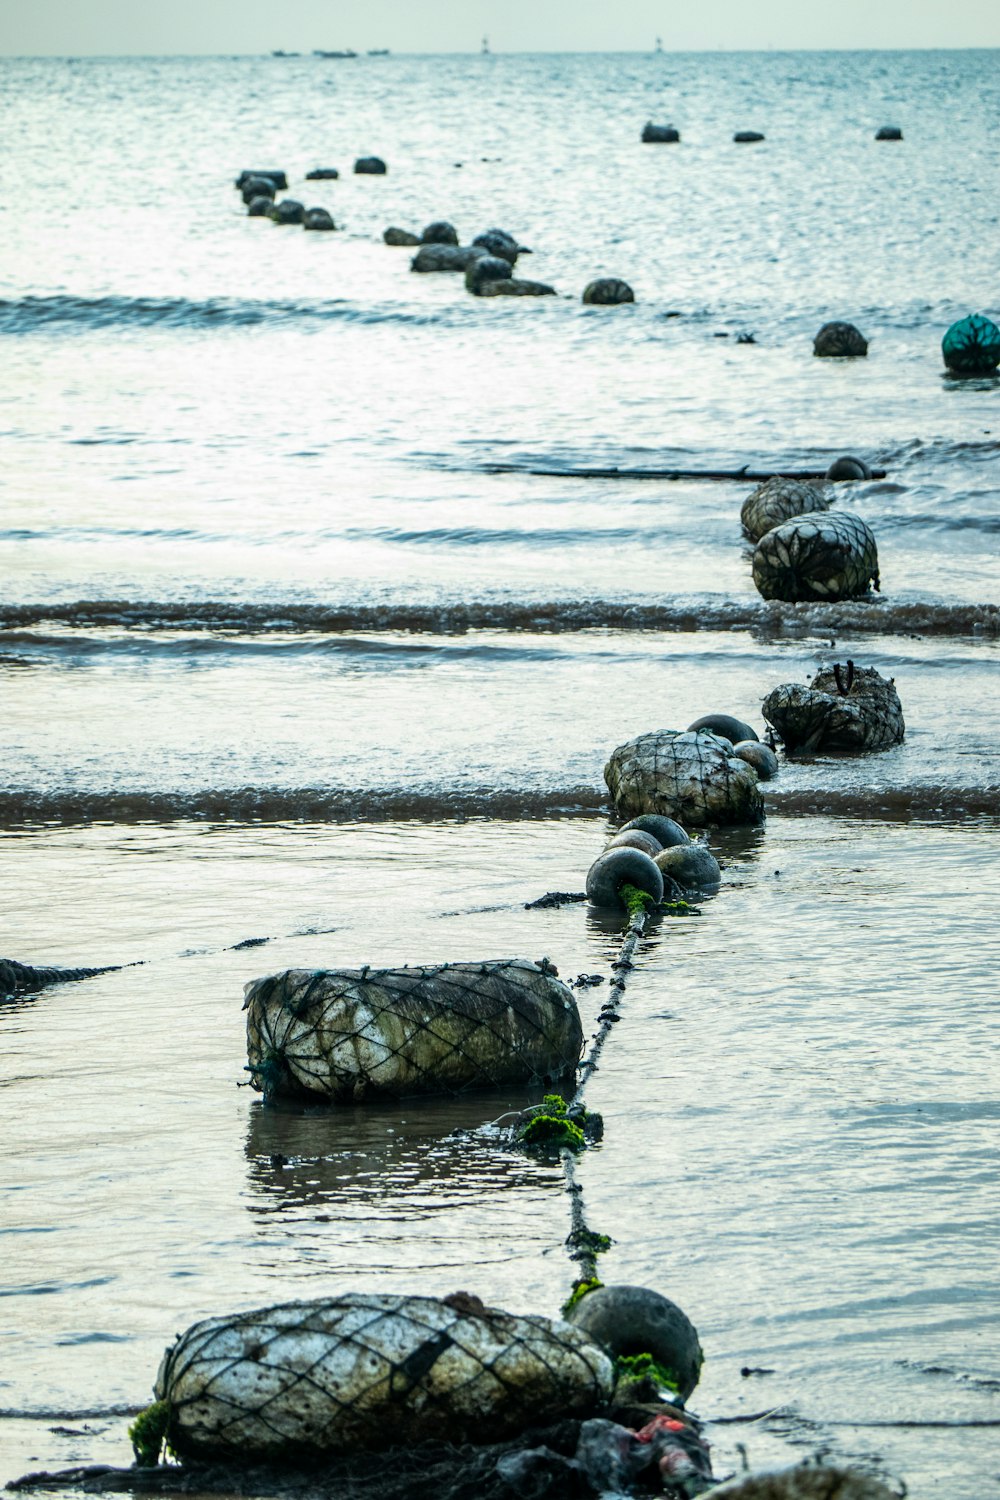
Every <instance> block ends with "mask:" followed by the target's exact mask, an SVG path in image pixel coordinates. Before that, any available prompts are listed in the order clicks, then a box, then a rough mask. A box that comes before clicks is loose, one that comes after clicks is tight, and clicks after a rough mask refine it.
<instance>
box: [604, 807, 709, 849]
mask: <svg viewBox="0 0 1000 1500" xmlns="http://www.w3.org/2000/svg"><path fill="white" fill-rule="evenodd" d="M633 828H637V829H639V830H640V831H641V832H642V833H651V834H652V835H653V837H654V839H656V840H657V841H658V843H659V845H660V847H661V849H671V848H673V846H674V845H675V844H690V842H691V840H690V838H689V837H688V835H687V834H686V833H685V832H684V829H683V828H682V827H681V825H680V824H679V823H675V822H674V820H673V818H668V817H666V816H665V815H664V814H663V813H640V814H639V816H638V817H637V818H633V819H632V821H631V823H626V824H625V825H624V827H623V828H620V829H619V830H618V832H619V833H631V832H632V829H633Z"/></svg>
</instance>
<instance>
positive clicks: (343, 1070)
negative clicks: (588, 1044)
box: [244, 958, 583, 1104]
mask: <svg viewBox="0 0 1000 1500" xmlns="http://www.w3.org/2000/svg"><path fill="white" fill-rule="evenodd" d="M557 973H558V971H557V970H556V969H555V968H554V966H553V965H552V964H550V963H549V962H548V960H547V959H541V960H540V961H539V962H538V963H532V962H530V961H529V960H528V959H523V958H510V959H491V960H489V961H486V962H482V963H449V964H434V965H423V966H415V967H412V968H409V967H407V968H402V969H372V968H369V967H368V966H367V965H366V966H365V967H364V968H363V969H318V970H309V969H288V970H285V971H284V972H283V973H280V974H273V975H269V976H267V977H266V978H263V979H255V980H253V981H252V982H251V983H250V984H248V985H247V986H246V988H245V990H244V994H245V997H246V998H245V1002H244V1009H245V1010H246V1012H247V1058H248V1071H249V1073H250V1081H251V1083H252V1084H253V1086H254V1088H257V1089H259V1090H260V1091H261V1092H262V1093H263V1094H264V1097H265V1099H271V1098H275V1097H278V1096H293V1097H294V1096H298V1097H303V1096H304V1097H312V1098H315V1097H316V1096H319V1097H321V1098H324V1099H326V1100H328V1101H330V1102H332V1103H336V1104H346V1103H357V1102H359V1101H360V1100H362V1099H365V1098H368V1097H370V1096H372V1095H383V1096H385V1095H389V1096H393V1097H399V1096H401V1095H405V1094H421V1093H434V1092H442V1091H446V1092H447V1091H453V1092H457V1091H458V1090H461V1089H468V1088H483V1087H489V1086H495V1085H497V1084H505V1083H530V1082H533V1081H534V1082H551V1081H552V1080H554V1079H559V1078H563V1077H565V1076H567V1075H571V1074H572V1072H573V1069H574V1067H575V1066H576V1063H577V1059H578V1058H579V1056H580V1048H581V1046H582V1042H583V1028H582V1026H581V1024H580V1016H579V1012H578V1010H577V1008H576V1002H575V1000H574V999H573V994H572V991H571V990H570V989H569V988H568V987H567V986H566V985H565V984H563V983H562V981H561V980H560V979H559V978H558V977H557Z"/></svg>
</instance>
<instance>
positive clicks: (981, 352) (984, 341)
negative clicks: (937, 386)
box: [941, 313, 1000, 375]
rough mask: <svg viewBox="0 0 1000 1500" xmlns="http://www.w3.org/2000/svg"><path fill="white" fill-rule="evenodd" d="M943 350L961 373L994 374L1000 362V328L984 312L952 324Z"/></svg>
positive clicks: (948, 364) (946, 358)
mask: <svg viewBox="0 0 1000 1500" xmlns="http://www.w3.org/2000/svg"><path fill="white" fill-rule="evenodd" d="M941 353H942V354H943V355H944V362H945V364H946V365H947V366H948V369H949V370H954V371H955V373H956V374H957V375H992V373H993V371H994V370H995V369H996V368H997V365H1000V328H998V327H997V325H996V324H995V323H994V322H993V321H992V320H991V319H990V318H985V317H983V315H982V313H970V314H969V316H968V317H967V318H961V319H959V321H958V322H957V323H952V325H951V327H950V328H949V329H948V332H947V333H946V334H945V336H944V338H943V339H942V340H941Z"/></svg>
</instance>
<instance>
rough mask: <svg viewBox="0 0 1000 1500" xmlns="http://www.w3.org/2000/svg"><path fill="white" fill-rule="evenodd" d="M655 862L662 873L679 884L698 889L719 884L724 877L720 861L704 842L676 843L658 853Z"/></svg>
mask: <svg viewBox="0 0 1000 1500" xmlns="http://www.w3.org/2000/svg"><path fill="white" fill-rule="evenodd" d="M654 863H655V865H656V868H657V869H658V870H659V872H660V874H661V875H669V877H670V879H671V880H676V882H677V884H678V885H683V886H687V887H695V888H696V889H697V888H699V887H702V886H712V885H718V883H719V881H720V880H721V879H722V871H721V869H720V868H719V861H718V860H717V859H716V857H715V855H714V854H713V853H712V851H711V849H706V847H705V845H704V844H693V843H691V844H676V845H675V846H674V848H673V849H664V850H663V852H662V853H661V854H658V855H657V856H656V859H655V861H654Z"/></svg>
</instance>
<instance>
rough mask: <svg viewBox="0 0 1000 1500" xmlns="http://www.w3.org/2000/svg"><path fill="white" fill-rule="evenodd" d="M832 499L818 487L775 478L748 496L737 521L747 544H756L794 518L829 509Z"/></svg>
mask: <svg viewBox="0 0 1000 1500" xmlns="http://www.w3.org/2000/svg"><path fill="white" fill-rule="evenodd" d="M833 499H834V497H833V495H832V494H831V493H830V492H829V491H827V490H824V489H823V488H822V487H821V486H820V485H818V484H807V483H805V482H804V481H802V480H800V479H781V478H780V477H778V476H776V477H775V478H773V479H765V481H764V483H763V484H759V485H758V486H757V488H756V489H755V490H754V492H753V494H752V495H748V496H747V498H746V499H745V500H744V502H743V509H742V510H741V511H740V522H741V524H742V526H743V531H744V534H745V535H746V536H747V537H749V539H750V541H751V542H759V541H760V539H761V537H762V536H764V534H765V533H766V532H768V531H772V530H773V529H774V527H775V526H780V525H781V524H782V523H783V522H784V521H790V520H791V519H792V517H793V516H804V515H808V514H809V513H810V512H812V511H817V510H828V509H829V508H830V506H831V505H832V504H833Z"/></svg>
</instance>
